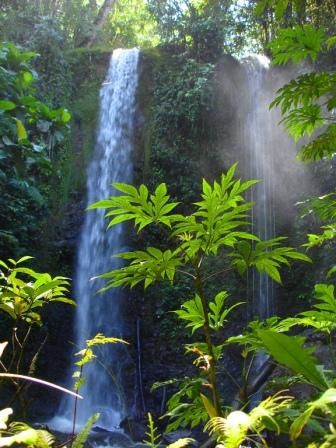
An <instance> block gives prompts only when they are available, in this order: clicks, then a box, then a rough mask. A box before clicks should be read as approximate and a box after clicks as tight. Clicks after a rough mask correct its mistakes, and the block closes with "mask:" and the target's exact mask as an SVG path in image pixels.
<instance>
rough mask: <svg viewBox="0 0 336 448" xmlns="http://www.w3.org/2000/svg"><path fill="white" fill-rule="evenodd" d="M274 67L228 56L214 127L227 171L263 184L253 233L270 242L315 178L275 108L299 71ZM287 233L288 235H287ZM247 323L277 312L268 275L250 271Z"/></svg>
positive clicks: (255, 193)
mask: <svg viewBox="0 0 336 448" xmlns="http://www.w3.org/2000/svg"><path fill="white" fill-rule="evenodd" d="M292 70H293V71H290V70H289V69H288V68H282V67H280V68H279V67H272V66H270V64H269V61H268V59H267V58H266V57H264V56H258V55H254V56H249V57H247V58H244V59H242V60H240V61H239V60H237V59H235V58H233V57H231V56H225V57H223V58H222V60H221V61H220V62H219V63H218V65H217V70H216V76H215V94H214V102H215V104H214V113H215V114H216V115H215V117H214V120H213V123H215V125H216V122H217V123H218V124H217V125H216V126H217V128H216V129H215V130H214V131H215V132H216V140H217V141H218V142H220V143H219V144H220V145H221V154H222V156H221V157H222V163H223V170H227V169H228V167H229V166H230V165H231V164H232V163H234V162H237V161H238V162H239V163H238V170H239V175H240V176H241V177H242V178H244V179H245V180H247V179H258V180H259V181H260V182H259V183H258V184H257V185H255V186H253V187H252V188H251V190H250V197H249V198H248V199H249V200H251V201H252V202H254V203H255V205H254V207H253V208H252V215H251V224H252V232H253V233H254V234H256V235H257V236H258V237H259V238H260V239H261V240H269V239H272V238H274V237H275V236H278V234H279V233H280V234H281V233H285V234H286V233H287V229H286V227H287V226H288V224H289V223H290V222H291V219H292V218H291V216H292V215H293V214H294V204H295V202H296V201H298V200H299V199H300V197H299V196H298V194H297V192H298V191H303V190H304V189H305V188H306V187H307V185H308V182H309V176H307V173H306V172H305V171H304V167H303V165H302V164H300V163H299V162H298V161H297V160H295V156H296V148H295V145H294V143H293V141H292V140H291V139H290V138H289V137H288V135H287V133H286V131H285V130H284V128H283V126H282V125H279V122H280V120H281V117H280V113H279V111H278V110H276V109H271V110H270V109H269V105H270V103H271V102H272V101H273V100H274V98H275V97H276V92H277V90H278V89H279V88H280V87H281V86H283V85H284V84H285V83H286V82H288V81H289V80H290V79H292V78H293V77H294V76H295V72H294V69H292ZM283 229H284V230H283ZM248 275H249V278H248V304H249V306H248V313H247V314H248V315H247V320H251V318H252V319H253V318H255V317H259V318H261V319H265V318H267V317H269V316H271V315H272V314H274V313H276V289H277V288H276V286H275V285H274V282H273V281H272V280H271V279H270V278H269V277H268V276H267V275H265V274H259V273H258V272H257V271H254V272H250V273H249V274H248Z"/></svg>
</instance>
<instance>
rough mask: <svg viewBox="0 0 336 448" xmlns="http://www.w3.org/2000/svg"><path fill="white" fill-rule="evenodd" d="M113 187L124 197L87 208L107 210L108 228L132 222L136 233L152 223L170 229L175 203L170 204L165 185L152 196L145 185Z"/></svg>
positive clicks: (111, 198)
mask: <svg viewBox="0 0 336 448" xmlns="http://www.w3.org/2000/svg"><path fill="white" fill-rule="evenodd" d="M112 185H113V187H114V188H115V189H116V190H118V191H120V192H122V193H126V194H125V195H119V196H111V197H110V198H108V199H104V200H102V201H98V202H96V203H94V204H92V205H90V206H89V207H88V210H93V209H97V208H103V209H107V210H108V211H107V213H106V214H105V216H106V217H108V218H111V220H110V222H109V225H108V227H112V226H114V225H116V224H119V223H121V222H124V221H130V220H133V221H134V224H135V226H136V227H137V229H138V231H140V230H142V229H143V228H145V227H146V226H148V225H149V224H152V223H161V224H163V225H166V226H168V227H171V225H172V222H174V220H175V215H172V214H171V212H172V211H173V210H174V208H176V207H177V205H178V203H177V202H170V197H169V195H168V194H167V186H166V184H164V183H162V184H160V185H159V186H158V187H157V188H156V189H155V192H154V193H153V194H150V193H149V191H148V188H147V187H146V186H145V185H140V187H139V188H135V187H133V186H132V185H128V184H121V183H114V184H112Z"/></svg>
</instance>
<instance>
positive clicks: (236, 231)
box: [89, 166, 309, 429]
mask: <svg viewBox="0 0 336 448" xmlns="http://www.w3.org/2000/svg"><path fill="white" fill-rule="evenodd" d="M235 170H236V166H232V167H231V168H230V169H229V171H228V172H227V173H226V174H223V175H222V177H221V179H220V181H219V182H217V181H215V182H214V183H213V184H212V185H211V184H209V183H208V182H207V181H206V180H203V185H202V195H201V199H200V200H199V201H198V202H196V203H195V204H194V206H195V211H194V212H193V213H191V214H190V215H186V216H184V215H181V214H177V213H176V209H177V207H178V205H179V204H178V203H177V202H172V201H171V200H170V197H169V195H168V193H167V188H166V185H165V184H160V185H159V186H158V187H157V188H156V189H155V191H154V193H152V194H150V192H149V191H148V189H147V187H146V186H145V185H141V186H140V187H139V188H135V187H133V186H131V185H125V184H118V183H117V184H114V187H115V188H116V189H117V190H118V191H119V192H120V193H121V194H120V195H116V196H112V197H110V198H108V199H104V200H102V201H99V202H97V203H96V204H93V205H91V206H90V207H89V208H90V209H95V208H104V209H106V210H107V212H106V217H107V218H109V219H110V222H109V227H111V226H113V225H117V224H120V223H121V222H125V221H133V222H134V225H135V227H136V229H137V230H138V232H140V231H142V230H143V229H145V228H147V227H149V226H152V225H153V224H156V225H159V226H160V227H161V229H165V230H163V231H166V234H167V238H166V240H167V241H168V243H169V245H168V246H167V248H165V249H163V248H160V249H159V248H157V247H147V248H145V249H144V250H137V251H133V252H124V253H121V254H118V255H117V256H118V257H120V258H122V259H123V260H126V261H127V262H128V264H127V265H125V266H124V267H121V268H119V269H115V270H113V271H111V272H108V273H105V274H102V276H101V277H102V278H105V279H106V280H107V283H106V286H105V287H104V288H103V290H106V289H108V288H111V287H117V286H130V287H134V286H136V285H137V284H139V283H142V284H143V285H144V287H145V289H146V288H147V287H148V286H150V285H151V284H153V283H155V282H156V281H159V280H168V281H169V282H171V283H173V282H174V281H176V278H177V277H178V276H180V275H185V276H188V277H189V278H190V279H191V280H192V281H193V283H194V288H195V295H194V297H193V298H192V299H188V300H186V301H185V302H184V303H183V304H182V307H181V309H180V310H176V311H175V314H177V316H178V317H179V318H180V319H181V320H182V321H183V322H184V324H185V325H186V327H187V328H190V329H191V334H193V333H195V334H196V333H198V332H199V331H200V330H201V332H202V333H203V340H202V341H200V342H199V341H197V342H194V341H192V342H191V344H188V346H187V349H188V351H189V352H192V353H193V354H194V355H195V356H196V359H195V361H194V364H195V365H196V366H197V367H198V370H199V376H198V378H195V379H192V380H191V381H189V382H188V381H187V382H185V383H184V386H183V388H180V389H179V391H178V392H177V393H176V394H175V395H174V396H173V397H172V398H171V399H170V407H169V408H168V413H167V416H169V417H171V418H172V419H173V420H175V421H177V426H178V425H180V424H182V425H186V424H188V425H189V424H191V426H192V425H193V424H194V422H196V420H197V423H199V422H201V421H202V420H203V421H204V415H205V416H206V417H205V419H207V415H208V416H210V417H221V416H222V412H223V411H222V404H223V403H222V402H221V399H220V394H219V389H218V377H217V367H218V363H219V359H220V357H221V354H222V351H223V344H219V343H218V339H219V330H220V331H221V329H222V327H223V326H225V325H226V323H227V322H226V321H227V316H228V315H229V313H231V312H232V311H233V309H234V308H236V307H237V306H238V305H240V304H241V303H236V304H233V305H232V306H228V305H227V303H226V301H227V298H228V294H227V292H226V291H219V292H218V293H217V294H216V295H215V297H214V298H213V299H212V300H211V299H209V297H208V292H207V281H208V280H209V278H213V277H214V276H216V275H223V269H220V270H219V271H218V272H215V273H212V274H211V275H210V277H209V276H208V275H207V274H206V270H205V265H206V262H207V259H208V258H209V257H218V258H219V259H222V260H223V262H225V263H226V266H225V269H224V271H225V270H227V269H236V268H238V271H239V272H240V273H244V272H245V271H246V269H247V268H249V267H252V266H253V267H255V268H256V269H257V270H258V271H259V272H264V273H266V274H268V275H270V276H271V277H272V278H274V279H275V280H276V281H278V282H280V281H281V277H280V273H279V269H280V267H281V266H286V265H288V264H289V261H290V260H292V259H297V260H302V261H309V258H308V257H307V256H306V255H304V254H302V253H300V252H297V251H296V250H294V249H293V248H290V247H283V246H281V243H282V239H279V238H277V239H273V240H270V241H263V242H261V241H260V240H259V238H258V237H257V236H255V235H253V234H252V233H250V232H249V231H248V226H249V222H248V213H249V211H250V209H251V207H252V204H251V203H248V202H246V200H245V199H244V197H243V193H244V192H245V191H246V190H247V189H248V188H250V187H251V186H252V185H253V184H254V183H255V182H256V181H253V180H252V181H247V182H241V181H240V180H235V179H234V174H235ZM249 242H251V244H249ZM246 244H248V250H245V249H246V247H245V245H246ZM228 265H229V266H228ZM215 341H216V342H215ZM197 423H196V424H197ZM172 425H174V423H172ZM172 425H171V426H170V429H171V428H172Z"/></svg>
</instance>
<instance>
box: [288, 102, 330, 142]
mask: <svg viewBox="0 0 336 448" xmlns="http://www.w3.org/2000/svg"><path fill="white" fill-rule="evenodd" d="M281 122H282V123H284V124H285V127H286V128H287V131H288V134H289V135H291V136H292V137H293V138H294V140H295V141H298V140H299V139H300V138H302V137H304V136H309V137H310V136H311V135H312V133H313V132H314V131H316V130H317V129H319V128H321V127H322V126H324V125H325V124H327V121H326V118H325V117H324V116H323V114H322V108H321V106H320V105H319V104H310V105H308V106H304V107H299V108H296V109H293V110H291V111H290V112H288V113H287V115H286V116H285V117H284V118H283V119H282V120H281Z"/></svg>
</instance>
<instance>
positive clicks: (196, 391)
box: [163, 377, 208, 432]
mask: <svg viewBox="0 0 336 448" xmlns="http://www.w3.org/2000/svg"><path fill="white" fill-rule="evenodd" d="M177 383H178V386H179V389H178V391H177V392H176V393H174V394H173V395H172V396H171V397H170V398H169V400H168V402H167V411H166V413H165V414H164V415H163V417H168V418H169V420H170V422H169V424H168V425H167V428H166V431H167V432H169V431H174V430H176V429H178V428H179V427H180V426H182V427H189V426H190V427H191V428H194V427H196V426H199V425H200V424H205V422H206V421H207V420H208V414H207V411H206V408H205V406H204V404H203V400H202V390H203V389H205V387H206V384H207V383H206V380H205V379H204V378H188V377H186V378H183V379H182V380H180V381H177Z"/></svg>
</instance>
